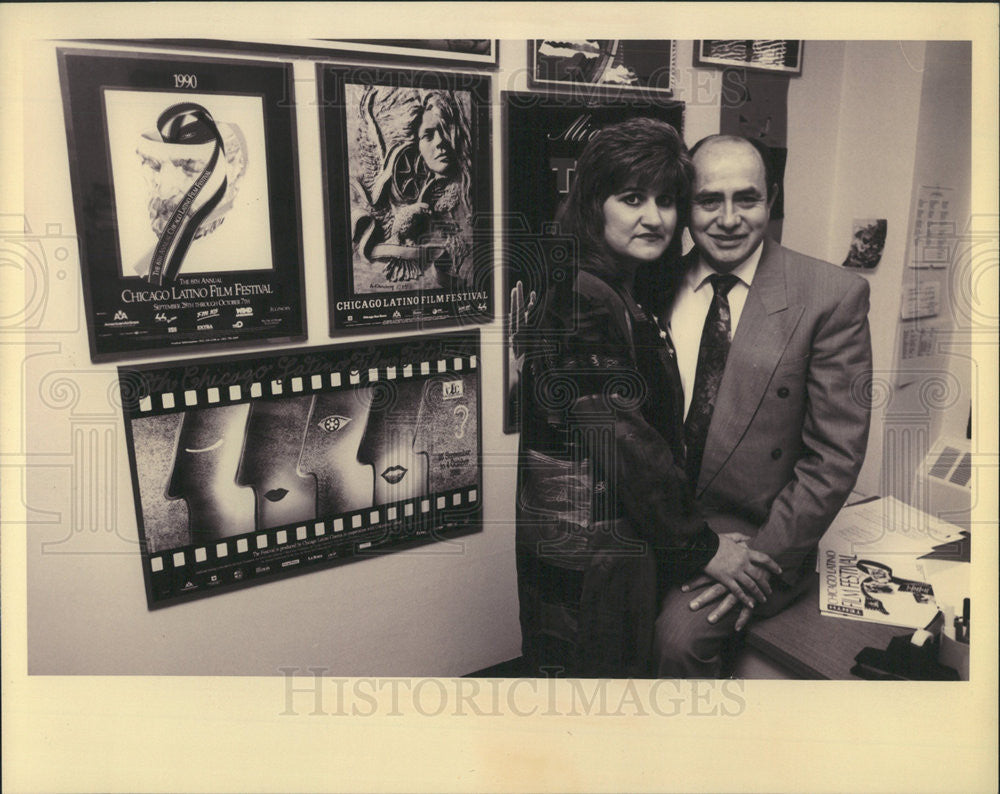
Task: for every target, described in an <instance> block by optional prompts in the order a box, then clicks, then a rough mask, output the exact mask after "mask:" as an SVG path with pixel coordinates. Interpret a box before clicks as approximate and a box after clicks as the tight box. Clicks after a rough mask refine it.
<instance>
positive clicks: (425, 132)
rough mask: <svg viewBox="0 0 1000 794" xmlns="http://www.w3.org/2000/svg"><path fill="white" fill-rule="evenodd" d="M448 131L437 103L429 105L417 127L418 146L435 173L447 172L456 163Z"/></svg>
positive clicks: (421, 154) (428, 165)
mask: <svg viewBox="0 0 1000 794" xmlns="http://www.w3.org/2000/svg"><path fill="white" fill-rule="evenodd" d="M446 131H447V127H446V125H445V123H444V119H442V118H441V111H440V110H438V107H437V105H433V104H432V105H428V106H427V108H426V109H425V110H424V113H423V116H422V117H421V119H420V127H419V128H418V129H417V146H418V147H419V149H420V156H421V157H423V159H424V162H425V163H426V164H427V167H428V168H429V169H430V170H431V171H433V172H434V173H435V174H445V173H447V172H448V171H450V170H451V168H452V166H453V165H454V164H455V153H454V151H453V150H452V148H451V143H450V142H449V140H448V137H447V136H446V134H445V133H446Z"/></svg>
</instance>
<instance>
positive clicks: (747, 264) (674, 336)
mask: <svg viewBox="0 0 1000 794" xmlns="http://www.w3.org/2000/svg"><path fill="white" fill-rule="evenodd" d="M763 250H764V243H763V241H761V244H760V245H758V246H757V249H756V250H755V251H754V252H753V253H752V254H750V256H748V257H747V258H746V259H745V260H744V261H743V262H742V263H741V264H740V265H738V266H737V267H736V268H734V269H733V270H732V274H733V275H734V276H736V277H737V278H738V279H739V281H737V282H736V284H734V285H733V288H732V289H731V290H730V291H729V319H730V333H731V335H732V336H735V335H736V327H737V326H738V325H739V323H740V316H741V315H742V314H743V306H744V304H745V303H746V301H747V294H748V293H749V292H750V285H751V284H752V283H753V277H754V274H755V273H756V272H757V265H758V263H759V262H760V255H761V253H762V252H763ZM715 272H716V271H715V270H713V269H712V268H711V266H709V265H708V264H707V263H706V262H705V260H704V259H702V258H701V257H700V256H699V257H698V265H697V267H695V268H694V269H693V270H690V271H688V273H687V275H685V276H684V281H683V283H682V284H681V287H680V289H679V290H678V291H677V296H676V297H675V298H674V304H673V306H672V307H671V308H670V323H669V327H670V338H671V340H672V341H673V343H674V349H675V350H676V351H677V367H678V369H680V372H681V385H682V386H683V387H684V417H685V419H686V418H687V412H688V409H689V408H690V407H691V392H692V391H693V390H694V376H695V371H696V370H697V369H698V349H699V348H700V347H701V331H702V328H704V326H705V317H707V316H708V310H709V307H711V305H712V298H713V296H714V294H715V292H714V290H713V289H712V285H711V283H710V282H709V280H708V277H709V276H712V275H714V274H715ZM732 336H731V337H730V339H732Z"/></svg>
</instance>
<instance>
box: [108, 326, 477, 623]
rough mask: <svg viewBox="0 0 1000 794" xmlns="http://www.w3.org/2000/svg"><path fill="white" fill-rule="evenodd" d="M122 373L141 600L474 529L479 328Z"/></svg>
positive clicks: (165, 599)
mask: <svg viewBox="0 0 1000 794" xmlns="http://www.w3.org/2000/svg"><path fill="white" fill-rule="evenodd" d="M118 374H119V385H120V388H121V395H122V404H123V411H124V416H125V429H126V437H127V440H128V451H129V462H130V465H131V471H132V483H133V490H134V496H135V505H136V520H137V522H138V526H139V535H140V542H141V548H142V551H143V554H142V565H143V573H144V575H145V581H146V594H147V600H148V604H149V607H150V608H155V607H159V606H163V605H166V604H170V603H173V602H176V601H178V600H183V599H187V598H191V597H197V596H203V595H208V594H211V593H214V592H217V591H219V590H224V589H230V588H232V587H238V586H245V585H250V584H257V583H260V582H263V581H268V580H270V579H274V578H276V577H282V576H287V575H291V574H295V573H300V572H304V571H308V570H314V569H316V568H318V567H325V566H329V565H333V564H337V563H341V562H347V561H351V560H357V559H362V558H364V557H367V556H371V555H374V554H380V553H384V552H386V551H391V550H396V549H399V548H403V547H407V546H411V545H415V544H419V543H428V542H432V541H439V540H443V539H445V538H449V537H453V536H455V535H458V534H462V533H467V532H473V531H477V530H478V529H480V525H481V509H480V504H481V499H480V494H481V493H482V489H481V474H480V472H481V452H480V450H481V433H480V427H481V424H480V402H479V393H480V388H479V384H480V379H479V334H478V331H476V332H471V333H470V332H463V333H453V334H446V335H436V336H421V337H418V338H415V339H412V340H408V341H402V342H401V341H386V342H373V343H365V344H363V345H358V346H354V347H348V346H338V347H322V348H308V349H301V350H293V351H283V352H281V353H276V354H274V355H270V356H263V357H262V356H259V355H254V356H241V357H235V358H232V357H231V358H227V359H224V360H223V359H198V360H195V361H190V362H184V363H179V364H178V363H175V364H172V365H169V366H145V367H138V368H128V367H119V369H118Z"/></svg>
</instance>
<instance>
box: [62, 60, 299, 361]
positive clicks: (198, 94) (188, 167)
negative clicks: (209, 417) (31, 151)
mask: <svg viewBox="0 0 1000 794" xmlns="http://www.w3.org/2000/svg"><path fill="white" fill-rule="evenodd" d="M59 65H60V79H61V81H62V89H63V104H64V111H65V115H66V126H67V131H68V136H69V153H70V175H71V179H72V184H73V198H74V203H75V209H76V228H77V234H78V236H79V240H80V262H81V267H82V269H83V284H84V298H85V302H86V309H87V319H88V326H89V329H90V350H91V358H92V359H93V360H95V361H98V360H106V359H109V358H125V357H128V356H130V355H136V354H141V353H147V352H153V351H159V350H164V349H169V348H172V347H177V346H186V345H192V344H196V345H210V344H221V343H240V342H259V341H260V340H264V339H277V340H287V339H295V338H299V339H301V338H304V335H305V317H304V310H303V301H302V253H301V250H302V247H301V235H300V222H299V221H300V218H299V192H298V170H297V166H296V150H295V118H294V101H293V93H292V92H293V80H292V68H291V65H290V64H282V63H258V62H254V61H222V60H210V59H205V58H196V57H190V58H178V57H176V56H175V57H171V58H166V57H163V56H154V55H149V56H141V55H133V54H126V55H122V54H112V53H102V52H100V51H95V50H60V51H59Z"/></svg>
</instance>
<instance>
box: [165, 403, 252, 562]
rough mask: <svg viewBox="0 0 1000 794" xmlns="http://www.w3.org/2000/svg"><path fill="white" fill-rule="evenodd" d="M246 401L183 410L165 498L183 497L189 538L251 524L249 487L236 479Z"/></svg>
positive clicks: (238, 531)
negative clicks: (236, 403) (241, 403)
mask: <svg viewBox="0 0 1000 794" xmlns="http://www.w3.org/2000/svg"><path fill="white" fill-rule="evenodd" d="M249 412H250V406H249V405H226V406H220V407H218V408H202V409H194V410H190V411H188V412H187V413H186V414H184V421H183V422H182V423H181V429H180V433H179V434H178V438H177V452H176V455H175V457H174V468H173V472H172V473H171V476H170V483H169V485H168V486H167V493H166V496H167V498H168V499H183V500H184V501H185V502H186V503H187V506H188V526H189V528H190V531H191V537H192V539H193V540H194V542H196V543H197V542H207V541H209V540H213V539H217V538H223V537H228V536H231V535H239V534H242V533H244V532H252V531H253V530H254V499H253V491H251V490H250V489H249V488H241V487H239V485H237V483H236V472H237V470H238V469H239V465H240V454H241V452H242V451H243V434H244V431H245V429H246V424H247V415H248V414H249Z"/></svg>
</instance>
